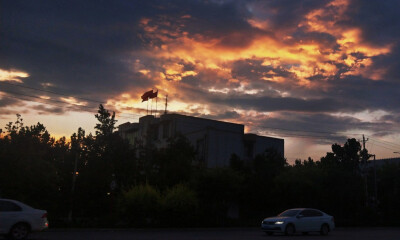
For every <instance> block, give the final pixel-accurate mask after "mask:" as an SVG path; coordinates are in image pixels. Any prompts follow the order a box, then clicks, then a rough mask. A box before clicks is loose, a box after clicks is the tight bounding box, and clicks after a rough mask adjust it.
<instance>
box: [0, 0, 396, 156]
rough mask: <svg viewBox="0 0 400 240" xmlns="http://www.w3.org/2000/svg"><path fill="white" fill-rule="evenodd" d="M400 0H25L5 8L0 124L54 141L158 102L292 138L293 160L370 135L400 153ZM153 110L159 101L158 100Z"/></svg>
mask: <svg viewBox="0 0 400 240" xmlns="http://www.w3.org/2000/svg"><path fill="white" fill-rule="evenodd" d="M399 9H400V1H398V0H385V1H378V0H376V1H373V0H334V1H325V0H266V1H252V0H249V1H239V0H237V1H234V0H208V1H195V0H192V1H188V0H181V1H178V0H176V1H175V0H174V1H167V0H159V1H147V0H146V1H128V0H126V1H122V0H113V1H97V0H96V1H88V0H84V1H82V0H79V1H71V0H69V1H57V0H48V1H40V0H35V1H17V0H3V1H2V2H1V5H0V11H1V14H0V128H2V129H3V131H4V130H5V129H4V127H5V125H6V124H7V123H8V122H10V121H15V120H16V114H17V113H20V114H21V115H22V118H23V119H24V122H25V125H26V126H29V125H32V124H36V123H37V122H41V123H43V124H44V125H45V126H46V127H47V129H48V130H49V132H50V134H51V135H52V136H54V137H56V138H59V137H61V136H66V137H67V138H69V136H71V134H72V133H74V132H76V131H77V129H78V127H83V128H84V129H85V130H86V132H87V133H89V132H92V133H94V129H93V127H94V125H95V124H96V119H95V118H94V114H95V113H96V110H97V107H98V105H99V104H100V103H103V104H104V106H105V107H106V108H107V109H109V110H113V111H115V112H116V115H117V120H118V123H117V125H119V124H122V123H124V122H127V121H129V122H135V121H137V120H138V118H139V117H140V116H144V115H145V114H146V109H147V103H146V102H144V103H142V102H141V98H140V96H141V95H142V94H143V93H144V92H146V91H148V90H151V89H154V90H156V89H158V91H159V95H158V96H159V98H158V101H157V109H158V110H162V111H163V110H164V102H165V96H166V95H167V94H168V111H169V112H176V113H181V114H186V115H190V116H198V117H205V118H210V119H215V120H221V121H229V122H235V123H241V124H244V125H245V126H246V127H245V130H246V131H247V132H251V133H257V134H260V135H265V136H273V137H280V138H284V139H285V157H286V158H287V159H288V161H289V162H293V161H294V160H295V159H296V158H301V159H306V158H307V157H309V156H311V157H312V158H314V159H315V160H319V158H320V157H321V156H324V155H325V154H326V152H328V151H331V149H330V146H331V144H333V143H339V144H343V143H344V142H345V141H346V139H347V138H356V139H362V134H365V136H366V138H369V140H368V142H367V144H366V147H367V149H368V150H369V152H370V153H372V154H376V157H377V158H389V157H400V155H399V154H395V153H393V152H396V151H398V152H400V61H399V59H400V41H399V40H400V15H399ZM150 108H152V109H155V108H156V101H153V102H150V103H149V109H150Z"/></svg>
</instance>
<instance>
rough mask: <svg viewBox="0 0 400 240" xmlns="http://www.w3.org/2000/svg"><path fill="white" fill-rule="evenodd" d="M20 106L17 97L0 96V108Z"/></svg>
mask: <svg viewBox="0 0 400 240" xmlns="http://www.w3.org/2000/svg"><path fill="white" fill-rule="evenodd" d="M20 104H21V101H20V100H19V98H18V97H17V96H15V98H12V97H9V96H5V95H2V96H0V108H2V107H8V106H15V105H20Z"/></svg>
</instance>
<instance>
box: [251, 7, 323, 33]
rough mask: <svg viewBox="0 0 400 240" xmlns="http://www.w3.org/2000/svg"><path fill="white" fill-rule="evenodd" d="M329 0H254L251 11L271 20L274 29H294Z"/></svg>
mask: <svg viewBox="0 0 400 240" xmlns="http://www.w3.org/2000/svg"><path fill="white" fill-rule="evenodd" d="M328 2H329V0H299V1H292V0H272V1H254V4H253V5H252V9H251V11H252V12H253V13H254V15H255V17H257V18H259V19H264V20H266V19H267V20H269V21H270V22H271V23H272V27H273V28H274V29H281V30H285V29H293V28H297V26H298V24H299V23H300V22H301V20H303V18H304V16H305V15H306V14H307V13H309V12H310V11H312V10H314V9H318V8H322V7H324V6H325V5H326V4H327V3H328Z"/></svg>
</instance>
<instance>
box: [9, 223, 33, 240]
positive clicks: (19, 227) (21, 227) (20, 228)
mask: <svg viewBox="0 0 400 240" xmlns="http://www.w3.org/2000/svg"><path fill="white" fill-rule="evenodd" d="M28 234H29V226H28V225H27V224H25V223H17V224H15V225H14V226H13V227H12V228H11V230H10V233H9V236H10V238H11V239H25V238H26V237H27V236H28Z"/></svg>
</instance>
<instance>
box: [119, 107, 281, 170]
mask: <svg viewBox="0 0 400 240" xmlns="http://www.w3.org/2000/svg"><path fill="white" fill-rule="evenodd" d="M118 132H119V134H120V135H121V136H122V137H123V138H125V139H128V140H129V142H130V144H132V145H134V146H138V147H145V146H149V145H152V146H154V147H156V148H158V149H160V148H165V147H166V146H167V144H168V139H169V138H171V137H175V136H177V135H178V134H181V135H183V136H185V137H186V138H187V139H188V140H189V141H190V143H191V144H192V146H193V147H194V149H195V151H196V160H198V161H199V162H201V163H203V164H204V165H206V166H207V167H209V168H213V167H225V166H229V163H230V162H229V161H230V158H231V156H232V154H236V155H237V156H239V157H240V158H241V159H243V160H249V159H252V158H254V157H255V156H256V155H257V154H261V153H263V152H265V151H266V150H273V151H276V152H277V153H278V154H280V155H281V156H282V157H283V156H284V140H283V139H279V138H272V137H265V136H259V135H256V134H249V133H244V125H242V124H236V123H230V122H222V121H216V120H211V119H206V118H199V117H192V116H186V115H181V114H164V115H161V116H160V117H159V118H156V117H154V116H152V115H147V116H143V117H141V118H139V122H136V123H130V122H127V123H124V124H121V125H119V127H118Z"/></svg>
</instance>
